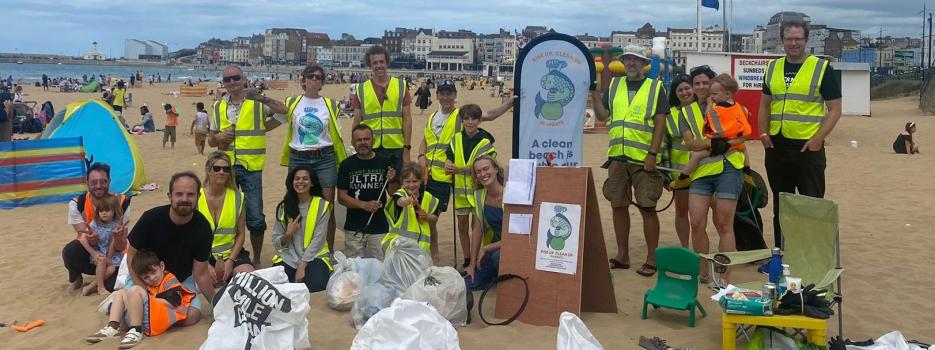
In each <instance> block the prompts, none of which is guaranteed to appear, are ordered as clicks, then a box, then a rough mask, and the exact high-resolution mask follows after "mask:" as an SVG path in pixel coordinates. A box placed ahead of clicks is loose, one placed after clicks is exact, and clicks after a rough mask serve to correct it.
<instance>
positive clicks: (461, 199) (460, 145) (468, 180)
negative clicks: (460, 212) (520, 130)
mask: <svg viewBox="0 0 935 350" xmlns="http://www.w3.org/2000/svg"><path fill="white" fill-rule="evenodd" d="M463 139H464V133H463V132H459V133H456V134H455V135H454V137H452V138H451V144H450V145H449V147H451V152H452V153H454V156H455V159H454V164H455V166H456V167H459V168H463V167H473V166H474V161H475V160H477V158H479V157H480V156H483V155H486V154H490V155H492V156H494V157H496V156H497V149H496V148H494V147H493V144H492V143H490V140H489V139H482V140H480V142H478V143H477V146H475V147H474V150H473V151H471V157H470V158H468V159H465V158H464V142H463ZM454 198H455V208H456V209H463V208H473V207H474V178H473V177H472V176H471V174H461V173H457V174H454Z"/></svg>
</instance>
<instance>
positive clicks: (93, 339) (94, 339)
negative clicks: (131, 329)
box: [84, 326, 119, 343]
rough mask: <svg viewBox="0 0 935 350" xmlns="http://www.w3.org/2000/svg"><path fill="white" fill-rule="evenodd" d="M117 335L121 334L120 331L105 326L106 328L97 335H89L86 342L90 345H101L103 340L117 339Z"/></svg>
mask: <svg viewBox="0 0 935 350" xmlns="http://www.w3.org/2000/svg"><path fill="white" fill-rule="evenodd" d="M117 333H119V331H117V330H116V329H113V328H111V327H110V326H104V328H101V330H99V331H97V333H94V334H92V335H89V336H88V337H87V338H84V340H85V341H87V342H88V343H99V342H100V341H101V340H104V339H107V338H115V337H117Z"/></svg>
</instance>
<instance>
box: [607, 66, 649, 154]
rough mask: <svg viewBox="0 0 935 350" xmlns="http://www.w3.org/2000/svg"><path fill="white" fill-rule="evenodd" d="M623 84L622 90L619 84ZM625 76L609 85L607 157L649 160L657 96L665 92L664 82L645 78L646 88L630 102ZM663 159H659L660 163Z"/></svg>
mask: <svg viewBox="0 0 935 350" xmlns="http://www.w3.org/2000/svg"><path fill="white" fill-rule="evenodd" d="M621 84H623V88H620V85H621ZM626 84H627V83H626V77H616V78H613V80H611V82H610V95H609V99H608V102H609V103H608V105H609V107H610V114H611V120H610V131H609V132H608V137H609V138H610V148H608V149H607V156H608V157H621V156H626V157H627V158H630V159H631V160H635V161H640V162H642V161H643V160H645V159H646V154H647V153H649V147H650V146H651V145H652V141H653V127H654V126H655V124H656V123H655V122H654V121H653V113H655V111H656V103H658V101H656V97H657V96H659V90H660V89H662V83H661V82H659V81H657V80H654V79H650V78H646V80H644V81H643V85H642V86H640V89H639V90H637V92H636V95H635V96H633V102H630V99H629V94H628V93H627V85H626ZM660 158H661V157H656V162H657V163H658V162H659V160H660Z"/></svg>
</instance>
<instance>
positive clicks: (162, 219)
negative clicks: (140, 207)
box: [128, 205, 214, 282]
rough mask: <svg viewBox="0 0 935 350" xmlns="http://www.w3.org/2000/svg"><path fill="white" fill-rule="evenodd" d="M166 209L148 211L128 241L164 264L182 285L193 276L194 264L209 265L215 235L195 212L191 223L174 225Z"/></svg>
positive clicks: (157, 208)
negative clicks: (153, 255) (206, 262)
mask: <svg viewBox="0 0 935 350" xmlns="http://www.w3.org/2000/svg"><path fill="white" fill-rule="evenodd" d="M169 210H172V209H171V208H170V207H169V205H164V206H160V207H155V208H152V209H150V210H147V211H146V212H145V213H143V215H142V216H140V219H139V220H137V222H136V225H134V226H133V230H131V231H130V235H129V237H128V239H129V241H130V245H131V246H133V248H134V249H136V250H138V251H139V250H149V251H152V252H154V253H156V255H158V256H159V259H160V260H162V261H163V262H164V263H165V264H166V271H168V272H171V273H172V274H173V275H175V277H176V278H178V280H179V281H180V282H181V281H184V280H185V279H186V278H188V277H189V276H191V275H192V265H193V261H195V260H197V261H208V258H210V257H211V245H212V242H213V241H214V233H212V231H211V223H209V222H208V219H205V217H204V215H202V214H201V212H199V211H198V210H195V211H194V213H193V214H192V219H191V220H189V221H188V222H187V223H185V224H183V225H176V224H175V223H174V222H172V220H171V219H169Z"/></svg>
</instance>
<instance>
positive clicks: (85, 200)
mask: <svg viewBox="0 0 935 350" xmlns="http://www.w3.org/2000/svg"><path fill="white" fill-rule="evenodd" d="M111 194H113V193H111ZM113 195H115V196H116V195H117V194H113ZM89 196H90V194H89V193H87V192H85V193H83V194H81V195H80V196H78V197H75V198H72V201H73V202H75V204H77V206H78V212H79V213H81V216H83V217H84V222H85V223H86V224H91V221H94V201H93V200H91V198H89ZM129 207H130V197H128V196H127V195H125V194H121V195H120V209H121V210H123V212H124V213H126V212H127V208H129ZM78 238H81V234H78V236H77V237H75V239H78Z"/></svg>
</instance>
